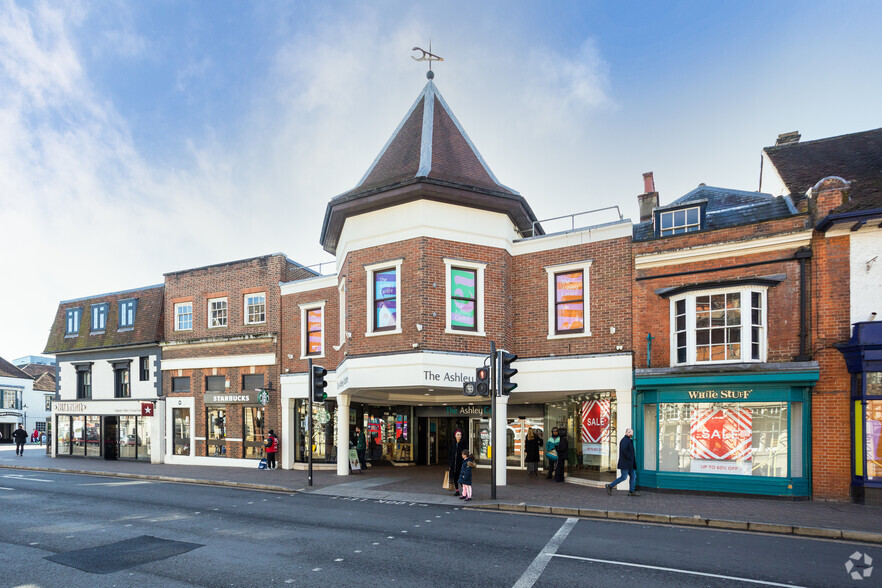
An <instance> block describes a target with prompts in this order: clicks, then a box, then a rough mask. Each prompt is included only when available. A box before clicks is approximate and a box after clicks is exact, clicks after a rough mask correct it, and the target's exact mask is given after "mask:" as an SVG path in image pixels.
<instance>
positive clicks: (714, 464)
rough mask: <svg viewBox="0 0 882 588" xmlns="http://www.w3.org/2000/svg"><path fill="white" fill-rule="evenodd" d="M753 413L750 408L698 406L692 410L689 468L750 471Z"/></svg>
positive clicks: (737, 472)
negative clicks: (690, 463)
mask: <svg viewBox="0 0 882 588" xmlns="http://www.w3.org/2000/svg"><path fill="white" fill-rule="evenodd" d="M752 432H753V426H752V412H751V409H749V408H700V409H694V410H693V412H692V426H691V431H690V438H691V443H690V455H691V457H692V465H691V468H690V471H692V472H695V473H701V474H735V475H742V476H749V475H750V474H751V435H752Z"/></svg>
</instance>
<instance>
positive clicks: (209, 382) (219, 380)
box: [205, 376, 227, 392]
mask: <svg viewBox="0 0 882 588" xmlns="http://www.w3.org/2000/svg"><path fill="white" fill-rule="evenodd" d="M226 389H227V377H226V376H205V391H206V392H223V391H225V390H226Z"/></svg>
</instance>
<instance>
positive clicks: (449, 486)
mask: <svg viewBox="0 0 882 588" xmlns="http://www.w3.org/2000/svg"><path fill="white" fill-rule="evenodd" d="M441 487H442V488H444V489H445V490H450V491H451V492H452V491H454V490H456V486H454V484H453V482H451V481H450V471H449V470H448V471H446V472H444V484H443V485H442V486H441Z"/></svg>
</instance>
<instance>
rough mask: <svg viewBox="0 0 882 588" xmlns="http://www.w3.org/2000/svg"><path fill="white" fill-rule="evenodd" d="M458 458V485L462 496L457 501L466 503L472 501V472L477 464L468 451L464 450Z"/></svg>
mask: <svg viewBox="0 0 882 588" xmlns="http://www.w3.org/2000/svg"><path fill="white" fill-rule="evenodd" d="M460 457H461V458H462V470H461V471H460V473H459V485H460V486H461V487H462V494H461V495H460V497H459V499H460V500H463V501H465V502H468V501H470V500H471V499H472V470H473V469H475V468H476V467H477V466H478V464H476V463H475V456H474V455H472V454H471V453H469V450H468V449H464V450H463V451H462V453H461V454H460Z"/></svg>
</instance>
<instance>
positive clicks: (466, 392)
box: [462, 382, 475, 396]
mask: <svg viewBox="0 0 882 588" xmlns="http://www.w3.org/2000/svg"><path fill="white" fill-rule="evenodd" d="M462 394H463V396H474V395H475V383H474V382H463V383H462Z"/></svg>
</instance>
